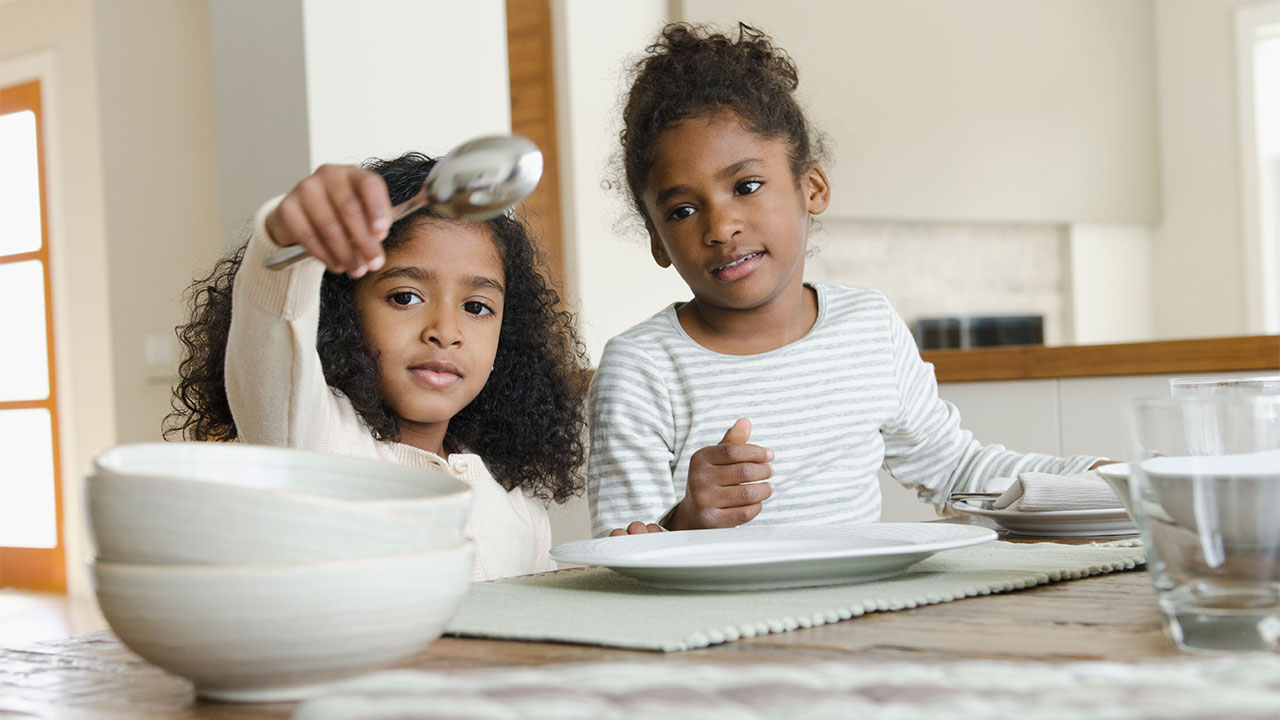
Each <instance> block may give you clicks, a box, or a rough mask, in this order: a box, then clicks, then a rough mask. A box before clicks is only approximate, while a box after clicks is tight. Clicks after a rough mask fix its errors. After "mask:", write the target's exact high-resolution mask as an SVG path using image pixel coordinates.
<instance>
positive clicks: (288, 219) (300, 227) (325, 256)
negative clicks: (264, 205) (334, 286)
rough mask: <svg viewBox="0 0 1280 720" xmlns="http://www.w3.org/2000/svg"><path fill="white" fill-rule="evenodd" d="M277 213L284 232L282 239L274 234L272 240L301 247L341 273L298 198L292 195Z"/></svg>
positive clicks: (282, 202) (285, 200) (284, 201)
mask: <svg viewBox="0 0 1280 720" xmlns="http://www.w3.org/2000/svg"><path fill="white" fill-rule="evenodd" d="M276 212H277V213H278V215H279V218H280V224H281V225H282V226H283V228H282V229H283V232H281V233H279V234H280V235H281V236H280V237H276V233H275V232H272V239H274V240H275V241H276V242H277V243H279V244H281V245H301V246H302V247H304V248H306V250H307V253H308V254H309V255H311V257H313V258H315V259H317V260H319V261H320V262H322V263H324V266H325V267H327V268H329V269H330V270H333V271H334V272H340V269H338V265H337V260H336V259H335V258H334V257H333V255H332V254H331V253H330V252H329V250H328V248H326V247H325V246H324V243H323V242H321V240H320V235H319V233H317V232H316V229H315V228H314V227H312V226H311V221H310V220H308V219H307V214H306V212H305V211H304V210H303V209H302V204H301V201H300V200H298V199H297V197H296V196H293V195H290V196H288V197H286V198H285V199H284V200H282V201H281V202H280V205H279V207H277V208H276Z"/></svg>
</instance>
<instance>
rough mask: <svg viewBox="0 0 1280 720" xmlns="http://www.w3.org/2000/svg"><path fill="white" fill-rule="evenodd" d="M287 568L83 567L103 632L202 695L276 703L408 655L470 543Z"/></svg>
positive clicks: (441, 604)
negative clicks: (108, 628)
mask: <svg viewBox="0 0 1280 720" xmlns="http://www.w3.org/2000/svg"><path fill="white" fill-rule="evenodd" d="M436 538H437V541H438V546H437V548H436V549H434V550H430V551H425V552H418V553H409V554H403V555H391V556H384V557H372V558H360V559H355V560H335V561H328V562H318V563H302V564H292V565H135V564H125V563H108V562H97V561H94V562H92V563H91V565H90V571H91V575H92V578H93V583H94V589H95V592H96V593H97V598H98V605H99V607H100V608H101V610H102V614H103V617H105V618H106V620H107V623H108V624H109V625H110V626H111V629H112V631H113V632H115V634H116V635H117V636H118V637H119V638H120V639H121V640H122V641H123V642H124V644H125V645H127V646H129V647H130V648H131V649H133V650H134V651H135V652H136V653H138V654H139V655H141V656H142V657H143V658H145V659H146V660H148V661H150V662H152V663H154V664H155V665H158V666H160V667H162V668H164V669H165V670H168V671H170V672H172V673H175V674H177V675H181V676H183V677H185V678H187V679H189V680H191V681H192V682H193V683H195V686H196V693H197V694H198V695H201V696H203V697H208V698H214V699H221V700H233V701H242V702H276V701H284V700H294V699H299V698H303V697H308V696H311V695H314V694H316V693H317V692H320V691H322V690H323V688H324V685H325V684H326V683H329V682H332V681H334V680H338V679H343V678H347V677H351V676H354V675H358V674H361V673H364V672H367V671H370V670H374V669H376V668H380V667H383V666H386V665H388V664H390V663H393V662H395V661H397V660H401V659H403V658H406V657H409V656H411V655H414V654H416V653H418V652H420V651H421V650H422V649H423V648H425V647H426V646H427V645H429V644H430V643H431V641H432V640H434V639H435V638H436V637H438V636H439V635H440V633H441V632H442V631H443V629H444V626H445V623H446V622H448V620H449V618H450V617H451V616H452V615H453V613H454V612H455V611H456V610H457V608H458V605H459V603H460V602H461V601H462V598H463V596H464V595H465V594H466V591H467V588H468V587H469V585H470V579H471V563H472V550H473V548H472V544H471V542H470V541H468V540H462V539H461V538H460V537H459V535H458V533H457V532H456V531H454V530H449V529H446V528H437V531H436Z"/></svg>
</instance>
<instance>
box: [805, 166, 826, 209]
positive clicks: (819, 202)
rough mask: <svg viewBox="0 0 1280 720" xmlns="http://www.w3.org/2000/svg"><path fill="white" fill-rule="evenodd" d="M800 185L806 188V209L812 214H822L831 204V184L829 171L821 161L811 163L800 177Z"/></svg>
mask: <svg viewBox="0 0 1280 720" xmlns="http://www.w3.org/2000/svg"><path fill="white" fill-rule="evenodd" d="M800 187H801V189H802V190H804V199H805V210H808V211H809V214H810V215H820V214H822V212H823V211H825V210H826V209H827V206H828V205H830V204H831V184H830V183H828V182H827V173H826V172H825V171H824V170H823V169H822V165H821V164H820V163H817V162H812V163H809V167H808V169H806V170H805V171H804V176H803V177H801V178H800Z"/></svg>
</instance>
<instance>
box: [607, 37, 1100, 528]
mask: <svg viewBox="0 0 1280 720" xmlns="http://www.w3.org/2000/svg"><path fill="white" fill-rule="evenodd" d="M635 70H636V71H635V75H634V80H633V83H632V85H631V88H630V91H629V93H628V97H627V102H626V107H625V109H624V111H623V124H624V127H623V130H622V134H621V140H622V152H623V165H624V171H625V175H626V181H627V187H628V189H629V191H630V195H631V199H632V200H633V202H634V204H635V209H636V211H637V212H638V213H639V215H640V217H641V218H642V219H643V220H644V223H645V227H646V228H647V230H648V233H649V239H650V248H651V251H652V254H653V258H654V260H655V261H656V262H657V263H658V264H659V265H660V266H662V267H674V268H675V269H676V272H678V273H680V277H681V278H683V279H684V281H685V282H686V283H687V284H688V285H689V289H690V290H691V291H692V293H693V299H691V300H689V301H688V302H683V303H674V304H672V305H671V306H669V307H667V308H666V309H665V310H663V311H662V312H660V313H658V314H657V315H655V316H653V317H652V318H650V319H649V320H646V321H644V322H642V323H640V324H639V325H637V326H635V327H633V328H631V329H630V330H628V331H626V332H624V333H623V334H621V335H619V336H618V337H616V338H613V339H612V340H611V341H609V343H608V344H607V345H606V347H605V350H604V353H603V355H602V357H601V360H600V364H599V367H598V368H597V370H596V374H595V379H594V381H593V385H592V389H591V396H590V400H589V403H590V406H591V426H592V435H591V451H590V459H589V465H588V485H587V497H588V504H589V505H590V507H591V511H592V517H593V526H594V531H595V533H596V534H598V535H602V534H605V533H610V534H622V533H627V532H631V533H638V532H652V531H655V530H659V529H662V528H666V529H673V530H683V529H690V528H715V527H733V526H736V525H741V524H743V523H746V522H752V523H755V524H770V525H772V524H784V523H794V524H807V525H824V524H849V523H860V522H871V521H875V520H878V519H879V517H880V488H879V481H878V479H877V471H878V470H879V469H880V468H881V467H884V468H885V469H886V470H888V471H889V473H890V474H892V475H893V476H894V477H895V478H897V479H898V480H899V481H900V482H902V483H903V484H904V485H906V486H907V487H910V488H914V489H915V490H916V492H917V493H918V494H919V496H920V497H921V499H923V500H926V501H929V502H932V503H934V504H935V505H937V506H939V507H943V505H944V503H945V502H946V499H947V496H948V495H949V494H950V493H952V492H953V491H964V490H970V491H971V490H979V489H981V486H982V484H983V482H984V481H985V480H986V479H988V478H992V477H1009V476H1015V475H1016V474H1017V473H1019V472H1024V471H1033V470H1034V471H1041V472H1049V473H1059V474H1066V473H1074V472H1079V471H1083V470H1086V469H1088V468H1089V467H1090V466H1091V465H1093V464H1094V462H1095V460H1096V458H1092V457H1084V456H1078V457H1072V458H1067V459H1063V458H1056V457H1050V456H1047V455H1036V454H1020V453H1016V452H1012V451H1009V450H1006V449H1005V448H1004V447H1002V446H1000V445H982V444H980V443H978V441H976V440H975V439H974V438H973V435H972V433H970V432H969V431H967V430H963V429H962V428H961V427H960V417H959V414H958V413H957V411H956V408H955V406H953V405H951V404H950V403H947V402H944V401H943V400H941V399H940V398H939V397H938V392H937V384H936V380H935V378H934V375H933V368H932V366H930V365H928V364H927V363H925V362H923V361H922V360H921V358H920V354H919V352H918V350H917V349H916V346H915V343H914V341H913V340H912V337H911V333H910V332H909V331H908V330H907V327H906V325H905V324H904V323H903V321H902V319H901V318H899V317H898V315H897V313H895V312H894V311H893V309H892V308H891V307H890V306H889V303H888V301H887V300H886V299H885V297H884V296H883V295H882V294H880V293H879V292H877V291H875V290H870V289H865V288H854V287H843V286H840V285H832V284H826V283H816V282H806V281H805V280H804V261H805V254H806V251H807V243H808V235H809V229H810V226H811V224H812V222H813V217H814V216H816V215H818V214H820V213H821V212H823V211H824V210H825V209H826V208H827V204H828V202H829V199H830V195H831V187H830V185H829V183H828V181H827V176H826V173H825V171H824V170H823V167H822V159H823V157H822V156H823V152H822V148H821V143H820V141H818V140H817V139H815V135H814V133H813V132H812V131H811V129H810V126H809V123H808V121H807V120H806V118H805V115H804V113H803V112H802V111H801V109H800V106H799V105H798V103H797V102H796V99H795V91H796V88H797V86H798V84H799V78H798V74H797V70H796V66H795V64H794V63H793V62H792V60H791V59H790V58H789V57H788V56H787V54H786V53H785V52H783V51H782V50H781V49H779V48H777V47H775V46H774V45H773V44H772V42H771V41H770V39H769V38H768V37H767V36H766V35H765V34H763V33H761V32H759V31H758V30H755V29H754V28H751V27H748V26H745V25H741V26H740V27H739V32H738V34H737V37H736V38H733V37H729V36H727V35H724V34H722V33H719V32H716V31H714V30H713V29H710V28H707V27H701V26H691V25H687V24H672V25H668V26H667V27H666V28H665V29H664V30H663V32H662V34H661V36H660V37H659V38H658V41H657V42H656V43H654V44H653V45H651V46H650V47H649V48H648V52H647V54H646V56H645V57H644V58H643V59H641V60H640V61H639V62H638V63H637V65H636V69H635ZM749 440H750V441H755V442H754V443H752V442H749ZM766 481H768V482H766ZM766 501H767V502H766ZM633 520H638V521H637V522H632V523H631V524H630V525H627V523H628V522H629V521H633ZM624 526H625V527H624ZM660 526H661V527H660ZM611 529H612V532H611Z"/></svg>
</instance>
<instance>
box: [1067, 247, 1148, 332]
mask: <svg viewBox="0 0 1280 720" xmlns="http://www.w3.org/2000/svg"><path fill="white" fill-rule="evenodd" d="M1069 232H1070V240H1069V243H1068V253H1067V254H1068V258H1069V263H1070V277H1071V287H1070V290H1069V292H1068V293H1067V295H1068V297H1070V299H1071V317H1072V321H1073V322H1072V326H1073V329H1074V335H1075V338H1074V340H1073V343H1074V344H1077V345H1088V344H1090V343H1119V342H1133V341H1142V340H1150V339H1151V338H1152V337H1153V335H1152V332H1153V312H1154V311H1153V308H1152V290H1151V230H1150V229H1148V228H1147V227H1146V226H1143V225H1072V226H1071V227H1070V230H1069Z"/></svg>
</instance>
